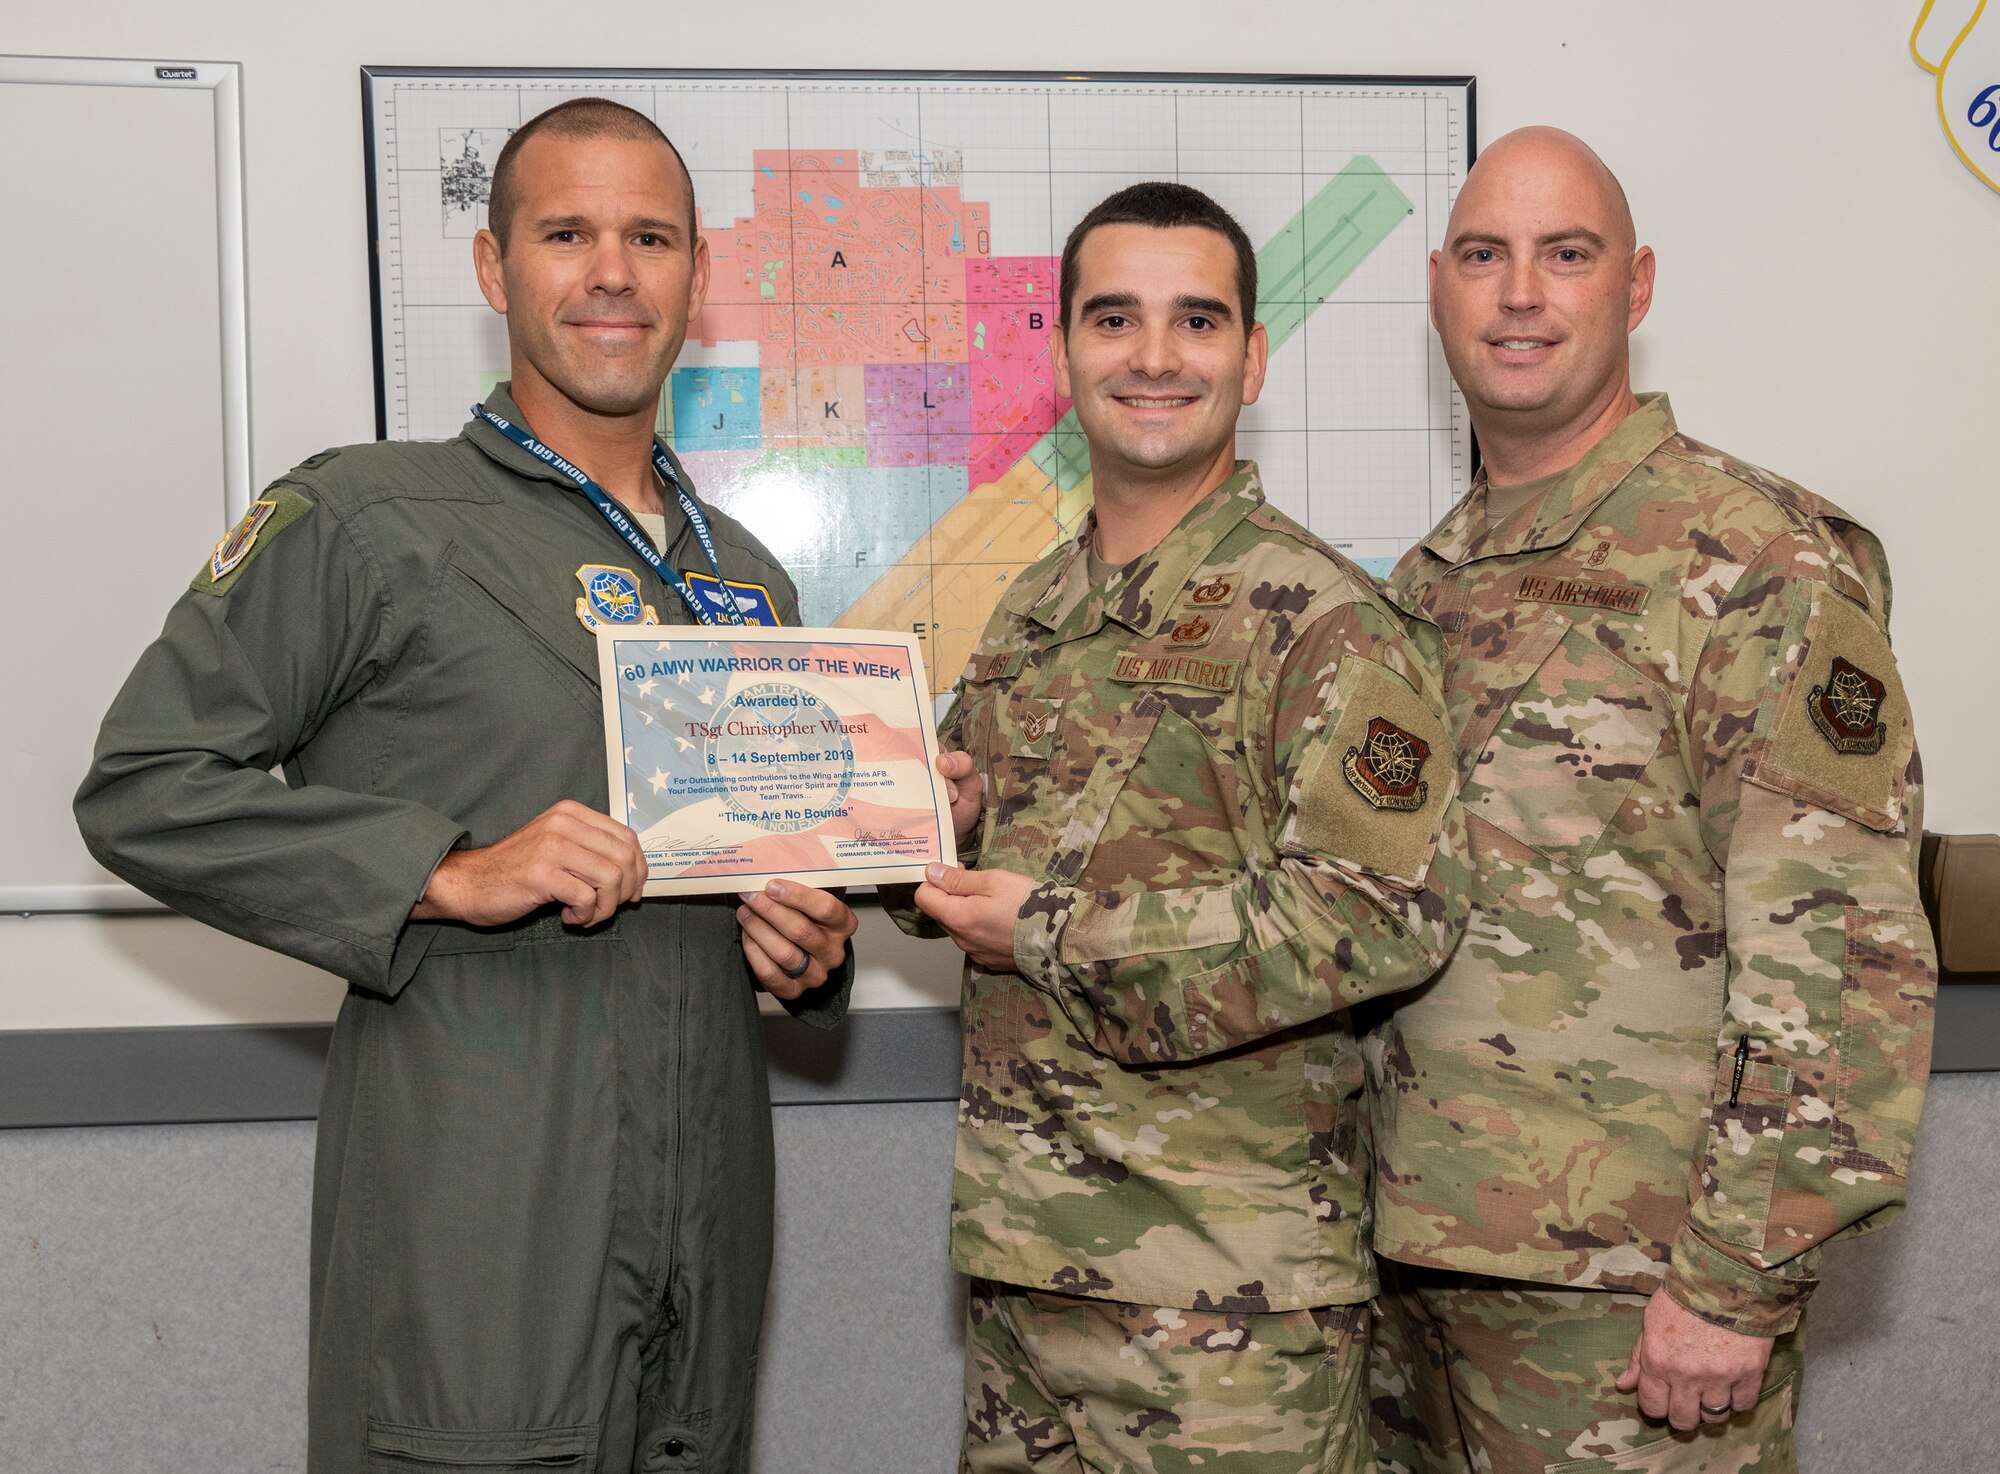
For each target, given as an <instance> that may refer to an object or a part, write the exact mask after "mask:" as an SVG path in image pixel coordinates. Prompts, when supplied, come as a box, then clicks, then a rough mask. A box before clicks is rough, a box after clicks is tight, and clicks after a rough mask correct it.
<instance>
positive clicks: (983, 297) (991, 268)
mask: <svg viewBox="0 0 2000 1474" xmlns="http://www.w3.org/2000/svg"><path fill="white" fill-rule="evenodd" d="M1059 265H1060V262H1059V261H1058V259H1057V258H1056V257H1054V256H994V257H991V258H990V259H988V260H984V261H978V260H974V261H967V262H966V263H965V300H966V301H968V302H1029V303H1040V304H1042V305H1044V306H1046V307H1047V308H1048V309H1049V312H1050V314H1051V316H1053V314H1054V312H1055V302H1056V272H1057V268H1058V266H1059Z"/></svg>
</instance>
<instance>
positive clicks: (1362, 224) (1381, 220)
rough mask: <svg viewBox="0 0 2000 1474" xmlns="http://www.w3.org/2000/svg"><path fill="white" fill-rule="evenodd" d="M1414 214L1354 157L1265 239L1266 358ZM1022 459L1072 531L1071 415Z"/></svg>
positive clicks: (1084, 459) (1081, 454)
mask: <svg viewBox="0 0 2000 1474" xmlns="http://www.w3.org/2000/svg"><path fill="white" fill-rule="evenodd" d="M1413 208H1414V206H1412V205H1411V203H1410V197H1409V196H1408V195H1406V194H1404V193H1403V191H1402V190H1400V189H1398V188H1397V187H1396V185H1395V182H1394V181H1393V180H1391V179H1390V178H1389V176H1388V175H1387V174H1384V173H1383V172H1382V166H1381V165H1380V164H1377V163H1376V162H1375V161H1374V160H1373V159H1371V158H1368V157H1367V156H1366V155H1360V156H1357V157H1356V158H1355V159H1354V160H1353V161H1352V162H1351V163H1349V164H1348V166H1347V167H1346V168H1345V169H1342V170H1341V171H1340V172H1339V173H1338V174H1336V175H1334V177H1333V178H1332V179H1329V180H1328V181H1327V183H1326V187H1325V188H1324V189H1322V190H1321V191H1320V192H1319V193H1318V194H1316V195H1314V196H1313V197H1312V198H1311V199H1310V200H1308V201H1307V202H1306V207H1305V208H1304V209H1303V210H1301V211H1299V213H1298V214H1297V215H1294V216H1293V217H1292V219H1291V221H1290V223H1288V224H1287V225H1286V226H1285V227H1284V228H1283V229H1282V230H1280V231H1279V232H1278V233H1277V234H1276V235H1274V236H1272V237H1271V239H1270V241H1269V243H1267V244H1266V245H1265V246H1264V248H1263V249H1262V250H1261V251H1259V252H1258V253H1257V320H1258V321H1259V322H1261V323H1263V324H1264V332H1265V334H1266V335H1267V336H1268V337H1269V338H1270V340H1271V352H1272V354H1273V355H1275V354H1276V353H1277V351H1278V349H1279V348H1281V347H1282V346H1283V345H1284V344H1285V343H1287V342H1289V341H1290V340H1291V338H1292V336H1293V335H1294V334H1295V333H1297V332H1298V330H1299V329H1300V328H1302V327H1304V326H1305V321H1306V319H1307V318H1309V317H1311V316H1312V315H1313V313H1314V312H1315V311H1317V310H1318V309H1319V308H1320V306H1321V305H1322V304H1324V303H1325V301H1326V299H1327V298H1328V297H1331V296H1332V295H1333V294H1334V293H1335V292H1336V291H1338V290H1339V289H1340V286H1341V284H1342V283H1343V282H1345V281H1346V280H1347V279H1348V278H1349V277H1350V276H1352V275H1354V272H1355V270H1356V268H1358V267H1359V266H1360V265H1361V263H1362V262H1363V261H1366V260H1367V259H1368V257H1369V255H1370V254H1371V253H1373V252H1374V250H1375V248H1376V247H1378V246H1380V245H1381V244H1382V242H1384V241H1386V240H1387V239H1388V238H1389V237H1390V235H1391V234H1392V233H1393V232H1394V231H1395V229H1396V227H1397V226H1398V225H1401V224H1402V223H1403V222H1404V221H1405V220H1407V219H1408V218H1409V216H1410V212H1411V210H1412V209H1413ZM1028 458H1029V459H1030V460H1032V461H1033V462H1034V463H1035V464H1036V465H1037V466H1040V467H1041V468H1042V471H1043V474H1045V475H1046V476H1048V478H1049V479H1050V480H1051V481H1053V482H1055V484H1056V485H1057V486H1058V487H1059V488H1061V490H1062V492H1063V494H1064V496H1063V505H1062V508H1061V511H1060V512H1059V514H1058V516H1059V520H1060V521H1061V523H1062V525H1063V526H1064V527H1071V526H1074V525H1075V523H1076V520H1077V518H1078V517H1080V516H1081V515H1082V507H1081V506H1077V507H1074V508H1072V507H1071V506H1070V505H1069V501H1070V495H1069V494H1070V493H1072V492H1074V491H1075V490H1076V489H1077V487H1078V485H1079V484H1080V483H1081V482H1082V481H1083V480H1084V479H1085V478H1086V477H1087V476H1089V475H1090V447H1089V445H1088V444H1087V443H1086V442H1085V440H1084V438H1083V427H1082V426H1081V425H1079V424H1078V423H1077V419H1076V411H1075V409H1069V410H1066V411H1064V413H1063V417H1062V418H1061V419H1060V420H1058V421H1056V423H1055V425H1054V427H1053V428H1052V429H1050V430H1049V432H1048V433H1047V434H1045V435H1044V436H1042V438H1041V439H1040V440H1038V441H1036V442H1035V444H1034V446H1033V447H1032V448H1030V450H1029V451H1028Z"/></svg>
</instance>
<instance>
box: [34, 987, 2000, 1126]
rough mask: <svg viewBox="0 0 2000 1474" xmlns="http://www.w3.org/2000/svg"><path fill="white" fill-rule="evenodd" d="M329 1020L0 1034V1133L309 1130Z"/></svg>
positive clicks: (922, 1049)
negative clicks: (231, 1127) (187, 1125)
mask: <svg viewBox="0 0 2000 1474" xmlns="http://www.w3.org/2000/svg"><path fill="white" fill-rule="evenodd" d="M763 1023H764V1047H765V1049H766V1051H767V1052H768V1054H769V1057H770V1061H771V1101H772V1103H773V1104H774V1105H781V1106H801V1105H860V1104H866V1103H871V1102H883V1101H924V1100H956V1099H957V1098H958V1074H959V1053H958V1010H957V1009H954V1008H885V1009H867V1010H863V1011H861V1012H858V1013H850V1014H849V1015H848V1016H847V1021H846V1023H845V1024H843V1025H842V1026H841V1027H840V1028H838V1029H834V1030H832V1031H830V1032H822V1031H820V1030H818V1029H809V1028H806V1027H804V1026H802V1025H800V1024H797V1023H794V1022H793V1021H792V1020H791V1019H788V1018H786V1017H784V1016H782V1015H778V1014H767V1015H765V1016H764V1020H763ZM332 1032H333V1029H332V1026H331V1025H329V1024H286V1025H257V1024H230V1025H217V1026H212V1027H209V1026H204V1027H189V1028H173V1029H18V1030H12V1031H4V1030H0V1128H5V1127H27V1126H43V1127H48V1126H151V1125H161V1124H166V1123H170V1122H200V1121H309V1120H311V1119H312V1118H313V1117H314V1116H315V1115H317V1114H318V1111H319V1087H320V1071H321V1068H322V1065H323V1063H324V1061H325V1059H326V1046H327V1040H328V1039H329V1038H330V1037H331V1035H332ZM1932 1067H1933V1069H1934V1070H1936V1071H1937V1072H1938V1073H1940V1074H1943V1073H1950V1072H1957V1071H1973V1070H2000V982H1995V983H1960V984H1954V985H1952V986H1949V987H1946V988H1944V989H1943V990H1942V991H1941V992H1940V993H1939V997H1938V1028H1937V1052H1936V1059H1935V1061H1934V1063H1933V1066H1932Z"/></svg>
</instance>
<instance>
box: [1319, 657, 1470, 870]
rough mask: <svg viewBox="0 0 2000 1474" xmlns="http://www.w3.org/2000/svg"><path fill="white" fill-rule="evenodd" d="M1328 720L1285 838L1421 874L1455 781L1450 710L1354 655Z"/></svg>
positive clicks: (1332, 855) (1369, 864) (1373, 866)
mask: <svg viewBox="0 0 2000 1474" xmlns="http://www.w3.org/2000/svg"><path fill="white" fill-rule="evenodd" d="M1327 716H1328V721H1329V726H1328V727H1327V728H1326V729H1324V730H1323V731H1322V733H1321V734H1320V736H1319V737H1318V738H1317V739H1316V740H1315V741H1314V743H1313V745H1312V747H1311V749H1310V750H1309V751H1308V753H1307V754H1306V757H1305V760H1304V761H1303V762H1302V763H1301V764H1300V767H1299V773H1298V779H1297V786H1296V788H1295V790H1294V795H1293V805H1294V812H1293V817H1292V821H1291V823H1290V824H1289V825H1288V826H1287V832H1286V835H1285V842H1286V843H1287V844H1288V845H1289V846H1291V847H1293V848H1297V849H1301V850H1307V851H1310V852H1312V853H1314V854H1318V855H1324V856H1326V857H1327V858H1329V859H1336V860H1345V861H1347V862H1349V863H1352V864H1355V865H1358V866H1360V867H1361V868H1362V869H1364V870H1371V871H1374V872H1375V873H1376V874H1378V875H1385V876H1388V877H1389V878H1391V879H1394V880H1400V881H1407V882H1411V883H1414V882H1416V881H1419V880H1421V879H1422V878H1423V874H1424V871H1425V869H1426V868H1428V866H1429V865H1430V857H1431V851H1432V850H1433V849H1434V848H1436V846H1437V839H1438V831H1439V830H1440V829H1441V828H1442V827H1443V823H1444V815H1445V810H1446V808H1447V807H1448V806H1449V804H1450V802H1451V799H1452V794H1453V791H1454V787H1455V783H1456V776H1455V772H1456V770H1455V766H1454V762H1453V756H1452V750H1451V737H1450V734H1449V732H1448V731H1447V729H1446V727H1445V721H1444V714H1443V713H1442V712H1441V711H1438V710H1436V709H1434V708H1433V707H1432V706H1431V705H1430V703H1429V702H1427V701H1425V700H1424V698H1423V697H1421V696H1419V695H1418V694H1417V693H1416V692H1415V691H1413V690H1412V689H1411V688H1410V687H1409V685H1408V684H1407V683H1406V682H1404V681H1403V680H1402V679H1401V677H1399V676H1397V675H1395V674H1394V673H1393V672H1391V671H1389V670H1388V669H1386V668H1385V667H1383V666H1380V665H1377V664H1375V663H1374V662H1373V661H1368V660H1362V659H1360V658H1358V657H1355V656H1349V657H1348V658H1347V659H1346V660H1344V661H1342V662H1341V666H1340V671H1339V674H1338V675H1337V676H1336V677H1335V678H1334V689H1333V695H1332V698H1331V700H1330V701H1329V704H1328V712H1327Z"/></svg>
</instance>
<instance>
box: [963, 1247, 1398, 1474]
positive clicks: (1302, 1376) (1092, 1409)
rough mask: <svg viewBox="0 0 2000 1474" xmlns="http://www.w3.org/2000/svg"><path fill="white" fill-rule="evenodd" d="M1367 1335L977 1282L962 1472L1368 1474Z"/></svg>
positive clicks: (1342, 1311)
mask: <svg viewBox="0 0 2000 1474" xmlns="http://www.w3.org/2000/svg"><path fill="white" fill-rule="evenodd" d="M1368 1326H1369V1311H1368V1307H1367V1306H1365V1305H1335V1306H1331V1307H1328V1308H1323V1309H1319V1310H1293V1311H1276V1312H1270V1313H1267V1314H1262V1315H1251V1314H1227V1313H1217V1312H1209V1311H1199V1310H1173V1309H1163V1308H1161V1307H1158V1306H1152V1305H1128V1304H1125V1303H1124V1302H1122V1301H1117V1300H1092V1299H1086V1298H1082V1297H1076V1296H1069V1295H1050V1294H1044V1293H1042V1292H1040V1291H1036V1290H1023V1289H1017V1288H1015V1287H1013V1286H1011V1285H998V1284H994V1283H993V1282H991V1281H989V1280H974V1281H973V1282H972V1294H971V1298H970V1301H969V1304H968V1309H967V1315H966V1328H965V1445H964V1452H963V1455H962V1457H961V1461H960V1464H959V1468H960V1471H961V1474H1058V1471H1060V1474H1083V1471H1086V1470H1087V1471H1090V1474H1126V1471H1134V1470H1157V1471H1162V1474H1164V1471H1168V1470H1171V1471H1174V1474H1181V1471H1192V1470H1200V1471H1201V1474H1305V1471H1312V1474H1371V1471H1372V1470H1373V1469H1374V1467H1375V1465H1374V1462H1373V1460H1372V1459H1371V1458H1370V1456H1369V1451H1368V1419H1367V1409H1366V1405H1365V1395H1366V1389H1367V1374H1368Z"/></svg>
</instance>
